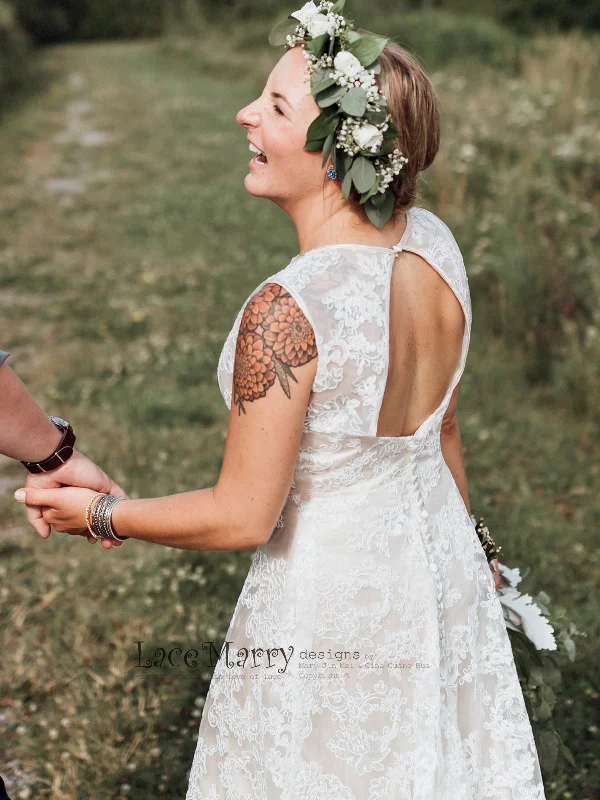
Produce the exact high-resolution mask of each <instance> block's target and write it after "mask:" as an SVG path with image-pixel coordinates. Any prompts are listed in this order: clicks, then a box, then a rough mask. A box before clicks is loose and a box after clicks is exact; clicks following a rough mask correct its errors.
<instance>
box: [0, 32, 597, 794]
mask: <svg viewBox="0 0 600 800" xmlns="http://www.w3.org/2000/svg"><path fill="white" fill-rule="evenodd" d="M511 52H512V51H511ZM599 52H600V50H599V48H598V40H597V38H596V39H594V38H592V37H584V36H582V35H580V34H570V35H563V36H552V37H550V36H549V37H538V38H536V39H535V40H533V39H532V40H528V42H527V46H526V47H524V48H523V50H522V51H521V52H519V54H518V58H517V57H516V56H515V59H516V60H515V63H514V65H511V68H510V70H508V69H507V70H504V69H503V68H502V66H501V65H500V66H499V65H498V63H497V62H496V60H495V59H492V60H491V61H492V62H493V63H488V61H487V60H486V57H485V53H479V54H476V55H475V56H473V57H472V58H463V59H458V60H457V59H449V60H448V61H446V62H445V63H444V64H443V65H440V66H436V67H435V68H432V71H431V76H432V79H433V81H434V84H435V86H436V88H437V90H438V92H439V96H440V100H441V105H442V110H443V132H442V133H443V138H442V148H441V151H440V154H439V156H438V158H437V159H436V161H435V163H434V164H433V166H432V167H431V168H430V170H429V171H428V172H427V174H426V175H425V176H424V182H423V197H422V201H421V202H420V205H424V206H426V207H427V208H430V209H431V210H432V211H434V212H435V213H436V214H438V215H439V216H440V217H441V218H442V219H443V220H444V221H445V222H446V223H447V224H448V225H449V226H450V228H451V229H452V231H453V232H454V235H455V236H456V239H457V241H458V243H459V246H460V247H461V250H462V253H463V256H464V260H465V264H466V267H467V272H468V275H469V282H470V287H471V295H472V301H473V333H472V340H471V349H470V354H469V359H468V361H467V366H466V371H465V374H464V377H463V379H462V383H461V387H462V388H461V394H460V404H459V419H460V425H461V434H462V440H463V446H464V453H465V462H466V467H467V475H468V477H469V487H470V499H471V506H472V509H473V511H474V513H475V514H477V515H482V516H484V517H485V519H486V522H487V524H488V525H489V527H490V530H491V532H492V535H493V536H494V538H495V539H496V541H497V542H498V543H500V544H501V545H502V547H503V556H504V557H503V559H502V561H503V563H506V564H507V565H508V566H510V567H516V566H519V567H520V568H521V572H522V573H526V572H527V570H528V569H529V570H530V571H529V574H527V575H526V577H525V578H524V580H523V584H522V588H523V591H528V592H530V593H535V592H538V591H540V590H542V589H543V590H544V591H546V592H547V593H548V594H549V595H550V597H551V598H552V599H553V600H554V601H556V602H557V603H559V604H561V605H562V606H563V607H564V608H565V609H566V610H567V611H568V613H569V615H570V616H571V617H572V619H573V620H574V621H575V622H576V624H577V626H578V627H579V628H580V629H581V630H583V631H586V632H587V638H586V639H582V640H580V641H578V642H577V657H576V659H575V661H574V662H573V663H572V664H569V665H566V667H565V677H566V683H565V686H564V688H563V689H562V690H561V692H560V694H559V696H558V701H557V707H556V712H557V713H556V716H557V722H556V725H557V728H558V729H559V731H560V733H561V736H563V738H564V740H565V741H566V742H567V743H568V745H569V747H570V748H571V750H572V752H573V754H574V756H575V759H576V765H575V766H574V767H573V766H571V765H569V764H568V763H566V762H564V761H562V760H560V759H559V760H558V761H557V763H556V765H555V766H554V767H553V768H552V770H551V771H547V770H545V773H544V777H545V782H546V789H547V797H548V800H557V799H558V798H574V799H575V800H594V798H598V797H600V794H599V788H598V787H599V786H600V758H599V756H598V752H599V747H598V740H599V736H600V734H599V728H598V726H599V720H598V715H597V708H598V699H599V698H600V679H599V676H598V670H597V663H598V655H599V653H598V645H597V641H598V635H599V633H600V615H599V605H600V604H599V598H598V595H597V584H598V579H599V577H600V557H599V554H600V551H599V545H600V533H599V525H598V523H599V522H600V503H599V500H598V497H599V490H600V463H599V459H598V436H599V433H600V411H599V409H600V335H599V334H600V316H599V310H598V309H599V308H600V305H599V300H600V270H599V266H598V255H597V254H598V250H599V244H600V212H599V208H600V204H599V202H598V201H599V199H600V133H599V126H598V112H599V110H600V89H599V87H598V83H597V81H596V82H594V74H597V73H598V67H599V63H598V62H599V60H600V57H599ZM277 57H278V54H277V52H275V51H272V52H271V50H269V49H265V48H264V47H262V46H260V45H259V44H253V42H252V38H251V37H250V38H249V39H248V41H246V42H244V40H243V37H241V36H238V37H237V38H233V39H232V38H231V37H229V36H226V35H225V33H223V32H218V31H214V32H213V34H212V35H211V36H210V37H209V36H205V37H203V38H202V39H194V38H187V39H182V38H181V37H171V36H170V37H166V38H164V39H154V40H149V41H140V42H126V41H123V42H104V43H93V44H68V45H60V46H53V47H50V48H47V49H45V50H43V51H42V52H41V54H40V56H39V66H38V69H39V80H38V81H37V83H36V88H35V91H31V92H29V93H27V92H22V93H21V94H20V95H18V96H17V97H15V98H14V99H13V100H11V102H9V103H7V104H6V105H5V107H4V112H3V115H2V118H1V121H0V194H1V196H2V223H1V226H0V344H1V345H2V346H3V347H4V348H5V349H8V350H10V351H11V354H12V355H11V358H10V360H9V363H10V364H11V366H12V368H13V369H14V370H15V371H16V372H17V373H18V374H19V375H20V377H21V378H22V379H23V380H24V381H25V382H26V384H27V386H28V387H29V389H30V390H31V392H32V393H33V394H34V396H35V397H36V399H37V400H38V402H39V403H40V405H42V407H43V408H44V409H45V410H47V412H48V413H58V414H60V415H61V416H63V417H65V418H66V419H68V420H69V421H70V422H71V423H72V424H73V427H74V429H75V431H76V433H77V436H78V446H79V447H80V449H81V450H82V451H83V452H85V453H87V454H89V455H90V456H91V457H92V458H94V460H96V461H97V462H98V463H99V464H101V465H102V466H103V467H104V469H106V471H107V472H109V473H110V474H111V475H113V477H114V478H115V480H117V481H118V482H119V483H120V484H121V485H122V486H123V487H124V488H125V489H126V491H127V492H128V493H129V494H130V496H132V497H144V496H156V495H165V494H169V493H174V492H179V491H186V490H191V489H195V488H201V487H205V486H210V485H212V484H214V482H215V481H216V479H217V476H218V472H219V467H220V463H221V458H222V452H223V445H224V440H225V434H226V426H227V419H228V412H227V408H226V406H225V404H224V402H223V400H222V398H221V395H220V393H219V390H218V386H217V381H216V366H217V359H218V356H219V353H220V349H221V347H222V344H223V342H224V340H225V337H226V335H227V333H228V331H229V329H230V327H231V325H232V323H233V320H234V318H235V315H236V313H237V311H238V309H239V306H240V304H241V303H242V302H243V300H244V299H245V298H246V297H247V295H248V293H249V292H250V291H251V290H252V288H253V287H254V286H255V285H257V284H258V283H259V282H260V281H262V280H263V278H264V277H265V276H267V275H269V274H271V273H273V272H275V271H277V270H279V269H281V268H282V267H283V266H285V264H286V263H287V262H288V261H289V259H290V258H291V257H292V256H294V255H295V254H296V252H297V249H296V245H297V242H296V238H295V230H294V228H293V225H292V223H291V221H290V220H289V219H288V218H287V217H286V216H285V215H284V214H283V212H281V211H280V210H279V209H278V208H277V207H276V206H275V205H273V204H271V203H269V202H268V201H265V200H260V199H257V198H254V197H252V196H250V195H248V194H247V193H246V192H245V189H244V186H243V178H244V175H245V174H246V172H247V166H246V165H247V161H248V160H249V158H250V154H249V152H248V149H247V139H246V132H245V131H244V130H243V129H242V128H241V127H240V126H238V125H237V124H236V122H235V114H236V112H237V111H238V110H239V109H240V108H241V107H243V106H244V105H246V104H247V103H248V102H250V101H251V100H252V99H253V98H255V97H256V96H257V95H258V94H259V93H260V92H261V91H262V88H263V85H264V82H265V80H266V77H267V75H268V72H269V70H270V68H271V67H272V65H273V64H274V63H275V61H276V59H277ZM511 58H512V56H511ZM22 481H23V477H22V470H21V468H20V466H19V465H16V464H15V463H14V462H10V461H8V460H7V459H4V460H2V462H1V463H0V488H1V489H2V493H1V494H0V522H1V526H2V528H1V532H0V598H1V601H2V602H1V606H0V621H1V622H0V653H2V662H1V668H0V669H1V676H0V741H2V743H3V744H2V755H1V758H0V773H1V774H2V775H3V777H4V779H5V781H6V782H7V788H8V791H9V795H10V796H11V798H32V800H33V798H35V799H36V800H46V798H52V800H72V799H73V798H86V800H87V799H88V798H90V800H92V799H93V800H104V799H105V798H106V799H108V798H110V800H121V799H122V798H135V799H136V800H142V798H144V800H146V798H149V797H173V798H176V797H183V796H184V794H185V788H186V786H187V771H188V770H189V768H190V765H191V761H192V757H193V753H194V749H195V740H196V736H197V726H198V723H199V718H200V716H201V712H202V706H203V702H204V697H205V694H206V691H207V688H208V685H209V682H210V677H211V669H210V668H209V667H207V666H206V665H205V664H204V663H203V662H202V661H201V663H200V664H199V666H198V668H196V669H188V668H175V667H171V666H167V665H166V664H163V665H162V666H161V667H155V668H151V669H144V668H142V667H139V666H137V664H138V663H139V662H138V656H139V651H138V647H140V648H142V649H143V653H144V654H145V657H147V656H148V654H149V653H150V652H152V651H154V650H155V649H156V648H159V647H164V648H166V649H169V648H172V647H176V646H180V647H182V649H183V650H185V649H187V648H189V647H197V648H198V647H199V645H200V644H201V643H202V642H205V641H215V642H220V641H222V639H223V637H224V634H225V632H226V629H227V625H228V623H229V620H230V617H231V613H232V611H233V607H234V604H235V600H236V599H237V596H238V594H239V591H240V589H241V586H242V583H243V580H244V577H245V574H246V572H247V569H248V566H249V563H250V559H251V556H252V552H251V551H238V552H223V553H218V552H201V551H183V550H174V549H167V548H161V547H152V546H149V545H147V544H144V543H141V542H136V541H134V540H131V541H128V542H127V543H126V544H125V545H123V546H122V547H121V548H113V549H112V550H110V551H104V550H102V551H101V550H100V548H99V546H94V547H92V546H90V545H89V544H88V543H87V542H86V541H85V539H75V538H73V537H68V536H66V535H63V534H58V533H56V532H53V533H52V535H51V536H50V538H49V539H48V540H46V541H43V540H41V539H40V538H39V537H38V536H37V534H36V533H35V531H33V529H31V528H28V527H27V526H26V524H25V521H24V514H23V511H22V508H21V507H20V506H18V505H17V504H16V503H15V502H14V501H13V499H12V491H13V490H14V489H15V488H17V487H18V486H20V485H22ZM138 643H141V644H139V645H138ZM542 766H543V767H544V762H543V760H542Z"/></svg>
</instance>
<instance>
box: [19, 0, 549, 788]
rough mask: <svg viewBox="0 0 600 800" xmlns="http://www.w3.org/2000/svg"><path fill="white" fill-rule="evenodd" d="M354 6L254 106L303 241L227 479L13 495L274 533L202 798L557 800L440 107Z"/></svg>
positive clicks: (302, 15) (257, 542)
mask: <svg viewBox="0 0 600 800" xmlns="http://www.w3.org/2000/svg"><path fill="white" fill-rule="evenodd" d="M343 9H344V2H343V0H338V2H337V3H335V4H334V3H331V2H325V1H323V2H321V3H319V4H318V5H315V4H314V3H313V2H309V3H306V5H305V6H303V8H302V9H300V10H299V11H297V12H295V13H294V14H292V15H290V17H289V18H288V19H287V20H286V21H285V22H284V23H282V24H281V25H280V26H278V27H277V28H276V29H275V31H274V32H273V34H272V37H271V39H270V41H271V43H273V44H277V45H282V44H283V45H285V52H284V53H283V55H282V56H281V58H280V59H279V61H278V62H277V64H276V65H275V67H274V68H273V70H272V72H271V73H270V75H269V78H268V80H267V83H266V85H265V87H264V90H263V92H262V94H261V96H260V97H259V98H257V99H256V100H255V101H253V102H252V103H250V104H249V105H248V106H246V107H245V108H243V109H242V110H240V111H239V113H238V115H237V121H238V123H239V124H240V125H242V126H243V127H244V128H245V130H246V131H247V138H248V143H249V147H250V149H251V150H252V151H253V152H254V153H256V155H255V156H254V157H253V158H252V160H251V161H250V163H249V172H248V174H247V176H246V178H245V181H244V185H245V188H246V190H247V191H248V192H249V193H250V194H252V195H254V196H255V197H264V198H268V199H269V200H272V201H273V202H275V203H276V204H277V205H278V206H280V207H281V208H282V209H283V210H284V211H285V212H286V213H287V214H288V215H289V216H290V217H291V219H292V220H293V222H294V224H295V226H296V230H297V234H298V244H299V253H298V255H297V256H295V257H294V258H293V259H292V260H291V261H290V262H289V264H287V265H286V266H284V267H283V268H282V269H281V270H280V271H279V272H277V273H275V274H274V275H269V276H265V279H264V280H263V281H262V283H261V284H260V285H259V286H258V287H256V288H255V289H254V290H253V291H252V293H251V294H250V295H249V296H248V298H247V299H246V301H245V302H244V303H243V304H242V306H241V308H240V310H239V313H238V315H237V317H236V319H235V321H234V324H233V327H232V329H231V331H230V334H229V336H228V338H227V340H226V342H225V344H224V346H223V350H222V353H221V357H220V359H219V366H218V381H219V387H220V389H221V392H222V394H223V398H224V400H225V402H226V403H227V405H228V407H229V409H230V414H229V427H228V431H227V439H226V443H225V451H224V456H223V463H222V467H221V470H220V473H219V477H218V480H217V481H216V483H215V485H214V486H210V487H206V488H202V489H197V490H193V491H188V492H183V493H180V494H176V495H171V496H168V497H158V498H147V499H139V500H137V499H124V498H122V497H116V496H115V497H111V496H110V495H104V494H98V493H95V492H92V491H90V490H87V489H82V488H77V487H73V488H71V487H68V488H60V489H36V488H29V487H27V486H26V487H25V490H20V494H19V492H17V493H16V496H17V495H18V496H19V497H20V498H21V500H22V501H23V500H24V501H25V502H26V503H27V504H29V505H30V506H41V507H43V517H44V520H45V521H46V522H47V523H48V524H50V525H52V526H54V528H55V529H56V530H58V531H63V532H67V533H72V534H82V535H85V536H87V537H88V540H89V541H90V542H95V541H97V540H98V539H100V540H101V541H102V544H103V546H104V547H106V548H108V547H110V546H111V544H112V543H113V542H114V543H115V544H116V543H119V544H120V542H121V541H123V540H124V539H125V538H135V539H139V540H142V541H146V542H151V543H155V544H161V545H165V546H168V547H177V548H184V549H199V550H233V549H239V548H255V547H256V548H257V550H256V553H255V555H254V558H253V560H252V564H251V567H250V570H249V573H248V576H247V578H246V581H245V583H244V586H243V588H242V591H241V594H240V597H239V599H238V602H237V604H236V607H235V610H234V613H233V616H232V619H231V623H230V626H229V629H228V631H227V634H226V637H225V644H224V648H223V651H222V654H221V658H220V659H219V661H218V662H217V666H216V668H215V672H214V675H213V679H212V682H211V686H210V689H209V693H208V696H207V698H206V704H205V707H204V712H203V716H202V720H201V724H200V729H199V735H198V743H197V748H196V753H195V756H194V761H193V764H192V768H191V772H190V779H189V788H188V793H187V800H219V799H222V800H233V798H240V797H244V798H248V800H250V798H252V800H259V799H260V800H267V799H268V800H275V798H277V800H293V799H294V798H299V797H303V798H313V797H314V798H316V797H319V798H321V797H322V798H327V800H354V799H355V798H356V800H358V799H359V798H360V800H363V798H369V800H376V798H392V797H393V798H398V799H400V798H406V800H416V798H422V799H423V800H424V799H425V798H427V800H467V798H469V800H474V799H475V798H490V799H491V798H493V799H494V800H505V799H506V800H509V798H510V799H511V800H515V799H516V798H521V799H522V800H525V798H527V800H543V798H544V789H543V785H542V779H541V774H540V767H539V762H538V757H537V752H536V749H535V743H534V739H533V734H532V730H531V725H530V722H529V720H528V717H527V713H526V708H525V704H524V700H523V696H522V693H521V689H520V685H519V682H518V676H517V673H516V668H515V664H514V660H513V656H512V651H511V647H510V641H509V639H508V635H507V631H506V628H505V625H504V621H503V614H502V610H501V607H500V604H499V601H498V598H497V596H496V594H495V587H496V588H497V585H498V584H497V581H498V579H499V576H498V575H496V576H495V578H494V577H493V576H492V574H491V573H490V570H489V567H488V564H487V560H486V558H485V555H484V553H483V550H482V548H481V546H480V544H479V541H478V538H477V535H476V533H475V530H474V527H473V524H472V521H471V519H470V508H469V500H468V490H467V481H466V476H465V468H464V463H463V457H462V451H461V439H460V431H459V425H458V420H457V404H458V391H459V382H460V378H461V376H462V372H463V370H464V367H465V362H466V357H467V351H468V345H469V341H470V333H471V304H470V296H469V289H468V281H467V275H466V272H465V269H464V264H463V260H462V257H461V254H460V250H459V248H458V246H457V244H456V241H455V240H454V237H453V235H452V233H451V232H450V230H449V229H448V227H447V226H446V225H445V223H444V222H442V220H441V219H439V218H438V217H437V216H436V215H434V214H433V213H431V212H430V211H428V210H426V209H424V208H422V207H419V206H418V205H417V204H416V203H417V199H418V182H419V176H420V173H421V172H422V171H423V170H425V169H426V168H427V167H429V166H430V165H431V163H432V162H433V160H434V158H435V156H436V154H437V151H438V147H439V110H438V102H437V98H436V95H435V92H434V89H433V87H432V84H431V82H430V81H429V79H428V78H427V76H426V75H425V73H424V72H423V70H422V68H421V67H420V66H419V64H418V63H417V61H416V60H415V59H414V58H413V57H412V56H411V55H410V54H409V53H407V52H406V51H405V50H404V49H403V48H402V47H400V46H399V45H398V44H396V43H394V42H391V41H388V40H384V39H381V38H380V37H375V36H374V35H372V34H368V33H367V32H358V31H356V30H354V29H353V25H352V23H351V21H350V20H349V19H347V18H346V17H345V16H344V14H343ZM495 581H496V584H495Z"/></svg>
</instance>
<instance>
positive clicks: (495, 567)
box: [490, 558, 502, 591]
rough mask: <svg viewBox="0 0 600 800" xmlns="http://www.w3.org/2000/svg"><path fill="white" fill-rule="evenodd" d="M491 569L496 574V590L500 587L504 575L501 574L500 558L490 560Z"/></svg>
mask: <svg viewBox="0 0 600 800" xmlns="http://www.w3.org/2000/svg"><path fill="white" fill-rule="evenodd" d="M490 569H491V570H492V574H493V575H494V586H495V587H496V591H498V589H499V588H500V580H501V578H502V576H501V575H500V565H499V564H498V559H497V558H494V559H492V560H491V561H490Z"/></svg>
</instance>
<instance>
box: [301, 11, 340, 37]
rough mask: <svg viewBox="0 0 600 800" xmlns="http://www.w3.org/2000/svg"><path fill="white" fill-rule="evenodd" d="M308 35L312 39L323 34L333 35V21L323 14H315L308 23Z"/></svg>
mask: <svg viewBox="0 0 600 800" xmlns="http://www.w3.org/2000/svg"><path fill="white" fill-rule="evenodd" d="M307 28H308V33H309V34H310V36H311V37H312V38H313V39H314V38H316V37H317V36H322V35H323V34H324V33H330V34H332V33H335V19H333V17H326V16H325V15H324V14H316V15H315V16H314V17H311V18H310V19H309V21H308V25H307Z"/></svg>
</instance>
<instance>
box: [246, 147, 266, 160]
mask: <svg viewBox="0 0 600 800" xmlns="http://www.w3.org/2000/svg"><path fill="white" fill-rule="evenodd" d="M249 147H250V151H251V152H252V153H256V156H255V157H254V158H253V159H252V160H253V161H256V162H257V163H258V164H266V163H267V157H266V155H265V154H264V153H263V152H262V150H259V149H258V147H256V146H255V145H253V144H252V143H250V145H249Z"/></svg>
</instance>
